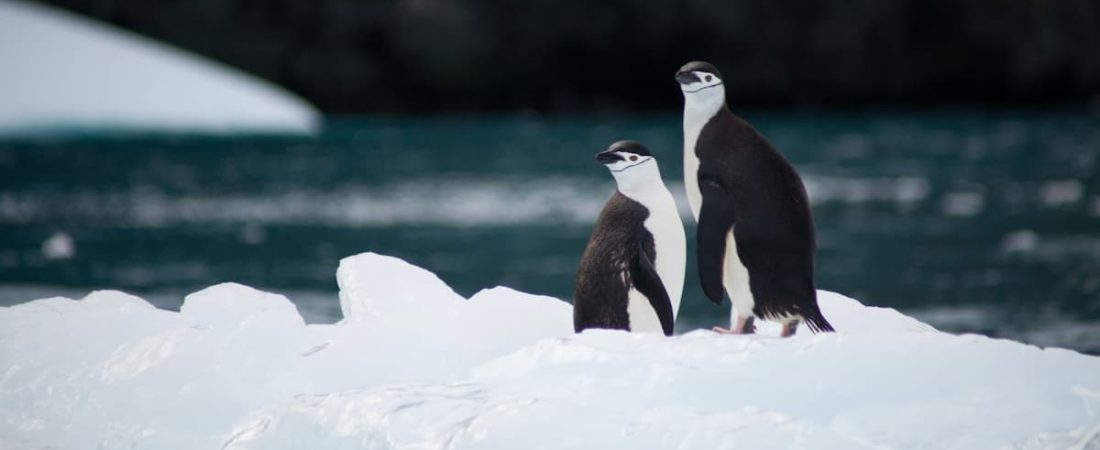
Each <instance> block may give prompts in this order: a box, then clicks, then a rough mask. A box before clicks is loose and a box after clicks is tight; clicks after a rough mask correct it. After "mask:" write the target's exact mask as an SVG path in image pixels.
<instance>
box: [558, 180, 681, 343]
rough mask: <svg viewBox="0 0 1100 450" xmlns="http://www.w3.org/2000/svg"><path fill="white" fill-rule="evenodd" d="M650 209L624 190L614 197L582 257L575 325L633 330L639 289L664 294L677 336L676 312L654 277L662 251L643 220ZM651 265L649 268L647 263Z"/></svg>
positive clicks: (667, 325) (661, 311)
mask: <svg viewBox="0 0 1100 450" xmlns="http://www.w3.org/2000/svg"><path fill="white" fill-rule="evenodd" d="M648 216H649V212H648V210H646V208H645V207H644V206H642V205H641V204H640V203H638V202H636V201H634V200H631V199H630V198H628V197H626V196H625V195H623V194H622V193H620V192H617V191H616V192H615V194H613V195H612V196H611V199H609V200H608V202H607V205H606V206H605V207H604V209H603V212H602V213H601V214H600V218H599V220H597V222H596V227H595V230H594V231H593V233H592V237H591V238H590V239H589V242H588V246H587V247H586V248H585V251H584V255H583V256H582V257H581V264H580V267H579V268H578V269H577V279H576V286H575V288H574V296H573V298H574V305H573V328H574V330H575V331H577V332H580V331H583V330H585V329H587V328H609V329H619V330H628V331H629V330H630V317H629V314H628V313H627V302H628V301H629V298H628V292H629V291H630V289H631V288H632V287H633V288H636V289H638V290H639V291H642V292H643V293H646V294H647V297H650V298H651V301H653V302H654V303H659V302H658V301H656V299H654V297H658V296H660V297H663V298H662V299H660V302H663V303H659V306H658V305H655V310H656V312H657V315H658V317H659V318H660V321H661V324H662V327H663V328H664V331H665V334H666V335H671V334H672V321H673V314H672V309H671V306H669V304H668V297H667V295H666V294H665V293H664V286H663V285H661V282H660V281H659V280H653V275H652V273H653V268H652V261H654V260H655V256H656V250H655V246H654V240H653V235H652V234H651V233H650V232H649V231H647V230H646V229H645V226H643V223H644V222H645V220H646V218H647V217H648ZM647 264H648V266H649V267H648V271H646V270H645V266H646V265H647Z"/></svg>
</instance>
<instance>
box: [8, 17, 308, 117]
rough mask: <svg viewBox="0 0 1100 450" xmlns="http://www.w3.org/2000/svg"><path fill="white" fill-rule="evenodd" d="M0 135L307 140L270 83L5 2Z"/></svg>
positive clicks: (298, 108) (292, 105) (289, 103)
mask: <svg viewBox="0 0 1100 450" xmlns="http://www.w3.org/2000/svg"><path fill="white" fill-rule="evenodd" d="M0 61H3V66H4V69H3V70H0V98H2V99H4V100H3V101H2V102H0V133H16V132H28V131H30V132H34V131H42V130H57V129H72V128H76V129H89V128H124V129H143V130H147V129H157V130H188V131H204V132H225V131H248V132H287V133H309V132H312V131H314V130H315V129H316V128H317V124H318V114H317V111H316V110H315V109H314V108H313V107H312V106H310V105H309V104H307V103H306V102H305V101H303V100H301V99H300V98H298V97H296V96H294V95H292V94H290V93H288V92H286V91H284V90H282V89H281V88H278V87H276V86H274V85H272V84H270V83H268V82H265V81H263V80H260V79H258V78H256V77H253V76H251V75H247V74H245V73H243V72H240V71H237V70H234V69H231V68H229V67H227V66H223V65H220V64H218V63H215V62H212V61H209V60H206V59H203V58H201V57H198V56H195V55H192V54H189V53H186V52H184V51H182V50H179V49H176V48H173V47H169V46H167V45H164V44H160V43H158V42H155V41H153V40H150V39H147V38H144V37H141V36H138V35H135V34H133V33H129V32H126V31H122V30H119V29H115V28H113V27H111V26H109V25H106V24H102V23H99V22H96V21H93V20H89V19H86V18H83V17H80V16H77V15H74V14H71V13H68V12H64V11H61V10H58V9H55V8H51V7H47V6H43V5H38V4H32V3H25V2H22V1H15V0H0Z"/></svg>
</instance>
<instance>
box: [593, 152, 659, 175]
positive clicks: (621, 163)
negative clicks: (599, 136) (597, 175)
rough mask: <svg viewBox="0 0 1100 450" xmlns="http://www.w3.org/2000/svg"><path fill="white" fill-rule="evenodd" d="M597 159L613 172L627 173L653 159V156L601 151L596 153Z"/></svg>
mask: <svg viewBox="0 0 1100 450" xmlns="http://www.w3.org/2000/svg"><path fill="white" fill-rule="evenodd" d="M596 159H597V160H599V161H600V162H602V163H603V165H604V166H606V167H607V170H610V171H611V173H625V172H626V171H628V170H631V169H633V168H635V167H638V166H640V165H642V164H645V163H647V162H649V161H652V160H653V156H648V155H639V154H637V153H630V152H627V151H618V152H603V153H600V154H599V155H596Z"/></svg>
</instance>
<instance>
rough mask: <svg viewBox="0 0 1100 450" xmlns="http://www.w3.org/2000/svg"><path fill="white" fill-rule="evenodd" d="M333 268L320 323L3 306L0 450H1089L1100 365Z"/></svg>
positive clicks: (387, 261)
mask: <svg viewBox="0 0 1100 450" xmlns="http://www.w3.org/2000/svg"><path fill="white" fill-rule="evenodd" d="M337 278H338V282H339V285H340V304H341V308H342V310H343V312H344V315H345V319H344V320H342V321H341V322H339V323H337V324H328V325H306V324H305V323H304V321H303V320H302V318H301V316H300V315H299V314H298V312H297V310H296V308H295V306H294V305H293V303H291V302H290V301H289V300H288V299H287V298H286V297H284V296H282V295H278V294H272V293H267V292H262V291H258V290H255V289H253V288H249V287H246V286H242V285H239V284H233V283H227V284H220V285H217V286H212V287H209V288H207V289H204V290H202V291H199V292H196V293H194V294H191V295H188V296H187V297H186V298H185V301H184V304H183V307H182V308H181V311H180V312H173V311H166V310H160V309H156V308H154V307H153V306H152V305H150V304H149V303H147V302H145V301H144V300H142V299H140V298H137V297H134V296H131V295H127V294H125V293H122V292H117V291H97V292H93V293H91V294H90V295H88V296H87V297H85V298H83V299H81V300H71V299H67V298H49V299H41V300H36V301H32V302H29V303H24V304H21V305H16V306H12V307H7V308H0V448H3V449H24V448H105V449H123V448H125V449H196V448H223V449H302V448H332V449H336V448H339V449H391V448H394V449H396V448H410V449H460V448H477V449H516V448H523V449H566V448H578V449H579V448H642V449H650V448H651V449H694V448H700V449H716V448H717V449H724V448H752V449H767V448H805V449H830V448H835V449H859V448H875V449H885V448H898V449H907V448H935V449H995V448H1016V449H1039V448H1097V447H1098V446H1100V437H1097V436H1098V434H1100V358H1096V357H1092V356H1086V355H1081V354H1078V353H1075V352H1073V351H1069V350H1062V349H1041V348H1038V347H1034V346H1028V345H1023V344H1020V343H1016V342H1012V341H1007V340H997V339H990V338H986V337H981V336H974V335H963V336H956V335H951V334H946V333H941V332H938V331H936V330H934V329H933V328H932V327H930V326H928V325H925V324H923V323H921V322H919V321H917V320H915V319H912V318H909V317H906V316H904V315H902V314H900V313H898V312H896V311H894V310H891V309H883V308H872V307H865V306H863V305H861V304H859V302H857V301H855V300H852V299H849V298H846V297H844V296H841V295H838V294H834V293H830V292H825V291H821V293H820V296H821V299H820V302H821V306H822V309H823V310H824V313H825V315H826V316H828V317H829V319H830V320H831V321H832V323H833V324H834V325H835V326H836V328H837V329H838V330H839V331H838V332H837V333H831V334H819V335H813V334H810V333H807V332H805V330H803V331H802V332H800V333H799V334H798V335H797V336H795V337H794V338H791V339H780V338H777V337H774V336H773V335H772V334H774V332H775V331H777V330H775V329H765V330H764V332H763V333H762V334H760V335H755V336H727V335H718V334H715V333H712V332H710V331H704V330H695V331H690V332H687V333H686V334H682V335H678V336H674V337H671V338H666V337H664V336H661V335H656V334H631V333H626V332H620V331H610V330H592V331H587V332H585V333H582V334H579V335H575V334H573V332H572V317H571V309H570V306H569V305H568V304H567V303H565V302H562V301H560V300H557V299H553V298H549V297H543V296H536V295H530V294H525V293H522V292H517V291H514V290H511V289H508V288H503V287H498V288H494V289H489V290H485V291H482V292H479V293H478V294H476V295H474V296H473V297H471V298H469V299H464V298H462V297H461V296H460V295H458V294H456V293H455V292H454V291H453V290H452V289H451V288H449V287H448V286H447V285H446V284H445V283H444V282H443V281H441V280H440V279H439V278H438V277H436V276H435V275H434V274H432V273H431V272H428V271H426V270H424V269H421V268H418V267H416V266H413V265H411V264H408V263H406V262H404V261H402V260H400V259H397V258H392V257H387V256H381V255H376V254H372V253H365V254H361V255H357V256H352V257H349V258H346V259H344V260H343V261H342V262H341V264H340V268H339V271H338V276H337ZM333 301H336V300H335V299H333ZM687 301H690V299H688V300H687ZM698 301H702V300H698ZM716 320H720V319H719V318H717V317H716Z"/></svg>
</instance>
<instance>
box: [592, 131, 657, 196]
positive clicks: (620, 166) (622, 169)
mask: <svg viewBox="0 0 1100 450" xmlns="http://www.w3.org/2000/svg"><path fill="white" fill-rule="evenodd" d="M596 160H597V161H599V162H601V163H603V165H605V166H607V170H610V171H611V175H612V176H614V177H615V181H616V182H617V183H618V184H619V186H620V188H621V187H623V185H624V183H625V184H628V185H633V184H635V183H644V182H651V181H653V177H654V176H656V178H657V181H658V182H660V177H661V175H660V171H658V169H657V160H656V159H654V158H653V154H652V153H650V152H649V149H648V148H646V146H644V145H642V144H641V143H639V142H635V141H619V142H616V143H614V144H611V146H610V147H608V148H607V150H604V151H602V152H600V153H598V154H596Z"/></svg>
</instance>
